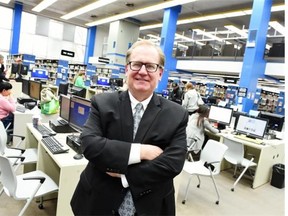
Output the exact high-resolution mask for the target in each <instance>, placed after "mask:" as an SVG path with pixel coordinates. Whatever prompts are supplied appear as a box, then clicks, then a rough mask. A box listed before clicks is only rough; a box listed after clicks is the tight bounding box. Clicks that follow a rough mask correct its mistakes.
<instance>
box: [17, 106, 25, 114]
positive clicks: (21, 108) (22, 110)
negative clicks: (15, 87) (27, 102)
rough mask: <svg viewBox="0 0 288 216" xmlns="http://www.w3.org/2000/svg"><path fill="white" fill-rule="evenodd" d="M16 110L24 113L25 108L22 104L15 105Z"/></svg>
mask: <svg viewBox="0 0 288 216" xmlns="http://www.w3.org/2000/svg"><path fill="white" fill-rule="evenodd" d="M16 111H18V112H21V113H25V111H26V108H25V107H24V106H22V105H17V106H16Z"/></svg>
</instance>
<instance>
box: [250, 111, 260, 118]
mask: <svg viewBox="0 0 288 216" xmlns="http://www.w3.org/2000/svg"><path fill="white" fill-rule="evenodd" d="M259 114H260V111H258V110H249V115H250V116H253V117H258V116H259Z"/></svg>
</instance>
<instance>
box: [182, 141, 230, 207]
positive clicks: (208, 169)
mask: <svg viewBox="0 0 288 216" xmlns="http://www.w3.org/2000/svg"><path fill="white" fill-rule="evenodd" d="M227 149H228V148H227V146H225V145H223V143H220V142H218V141H215V140H211V139H210V140H208V142H207V144H206V145H205V147H204V148H203V150H202V151H201V154H200V160H199V161H196V162H190V161H187V160H186V161H185V164H184V167H183V171H185V172H186V173H188V174H189V175H190V176H189V181H188V184H187V187H186V193H185V198H184V200H183V201H182V204H185V202H186V200H187V196H188V189H189V185H190V182H191V178H192V175H196V176H197V178H198V181H199V184H198V185H197V187H198V188H199V187H200V183H201V181H200V177H199V176H206V177H210V178H211V179H212V181H213V184H214V187H215V190H216V193H217V201H216V204H217V205H218V204H219V200H220V195H219V192H218V189H217V186H216V183H215V179H214V176H215V175H218V174H219V173H220V168H221V161H222V160H223V157H224V154H225V151H226V150H227Z"/></svg>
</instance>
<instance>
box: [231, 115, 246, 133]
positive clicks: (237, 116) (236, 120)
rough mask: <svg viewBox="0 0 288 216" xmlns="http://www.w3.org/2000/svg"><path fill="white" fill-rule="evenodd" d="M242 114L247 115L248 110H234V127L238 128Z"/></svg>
mask: <svg viewBox="0 0 288 216" xmlns="http://www.w3.org/2000/svg"><path fill="white" fill-rule="evenodd" d="M240 115H247V113H246V112H240V111H234V112H233V117H234V118H235V120H234V124H233V129H234V130H235V129H236V126H237V123H238V119H239V116H240Z"/></svg>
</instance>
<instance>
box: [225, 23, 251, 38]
mask: <svg viewBox="0 0 288 216" xmlns="http://www.w3.org/2000/svg"><path fill="white" fill-rule="evenodd" d="M224 27H225V28H227V29H228V30H230V31H232V32H234V33H237V34H239V35H241V36H242V37H245V38H247V37H248V34H247V31H246V30H241V29H239V28H237V27H235V26H233V25H225V26H224Z"/></svg>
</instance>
